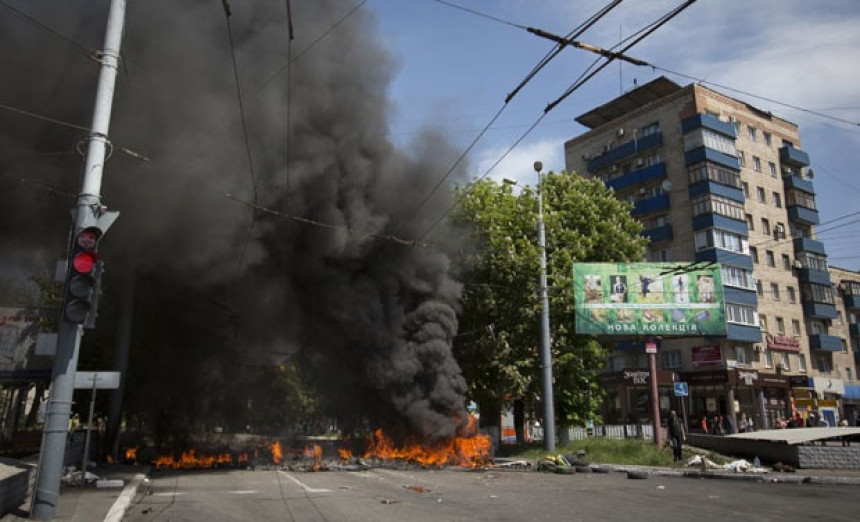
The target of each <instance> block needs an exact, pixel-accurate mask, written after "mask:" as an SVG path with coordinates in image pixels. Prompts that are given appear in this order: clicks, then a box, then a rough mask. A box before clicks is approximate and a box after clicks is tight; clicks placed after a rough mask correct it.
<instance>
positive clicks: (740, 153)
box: [738, 150, 747, 167]
mask: <svg viewBox="0 0 860 522" xmlns="http://www.w3.org/2000/svg"><path fill="white" fill-rule="evenodd" d="M738 163H739V164H740V166H741V167H746V166H747V157H746V155H745V154H744V151H742V150H739V151H738Z"/></svg>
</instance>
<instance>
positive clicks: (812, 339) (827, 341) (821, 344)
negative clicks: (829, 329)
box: [809, 334, 842, 352]
mask: <svg viewBox="0 0 860 522" xmlns="http://www.w3.org/2000/svg"><path fill="white" fill-rule="evenodd" d="M809 348H810V349H812V350H821V351H822V352H841V351H842V338H841V337H837V336H835V335H827V334H813V335H810V336H809Z"/></svg>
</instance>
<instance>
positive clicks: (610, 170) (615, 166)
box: [609, 165, 618, 172]
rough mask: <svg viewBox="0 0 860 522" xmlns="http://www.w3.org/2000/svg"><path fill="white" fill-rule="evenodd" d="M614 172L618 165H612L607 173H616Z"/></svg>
mask: <svg viewBox="0 0 860 522" xmlns="http://www.w3.org/2000/svg"><path fill="white" fill-rule="evenodd" d="M616 171H618V165H612V166H611V167H609V172H616Z"/></svg>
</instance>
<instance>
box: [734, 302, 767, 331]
mask: <svg viewBox="0 0 860 522" xmlns="http://www.w3.org/2000/svg"><path fill="white" fill-rule="evenodd" d="M757 315H758V314H757V313H756V311H755V308H754V307H751V306H745V305H740V304H736V303H726V320H727V321H728V322H730V323H737V324H745V325H747V326H758V324H759V323H758V317H756V316H757Z"/></svg>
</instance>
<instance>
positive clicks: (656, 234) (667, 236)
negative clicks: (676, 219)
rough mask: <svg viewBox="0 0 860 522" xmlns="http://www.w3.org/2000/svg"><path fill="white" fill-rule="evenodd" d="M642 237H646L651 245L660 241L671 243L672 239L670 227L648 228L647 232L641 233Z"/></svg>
mask: <svg viewBox="0 0 860 522" xmlns="http://www.w3.org/2000/svg"><path fill="white" fill-rule="evenodd" d="M642 237H647V238H648V239H650V240H651V242H652V243H659V242H661V241H671V240H672V238H673V235H672V225H663V226H662V227H656V228H649V229H648V230H643V231H642Z"/></svg>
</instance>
